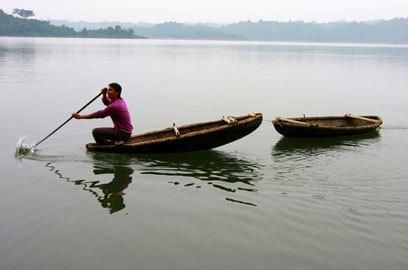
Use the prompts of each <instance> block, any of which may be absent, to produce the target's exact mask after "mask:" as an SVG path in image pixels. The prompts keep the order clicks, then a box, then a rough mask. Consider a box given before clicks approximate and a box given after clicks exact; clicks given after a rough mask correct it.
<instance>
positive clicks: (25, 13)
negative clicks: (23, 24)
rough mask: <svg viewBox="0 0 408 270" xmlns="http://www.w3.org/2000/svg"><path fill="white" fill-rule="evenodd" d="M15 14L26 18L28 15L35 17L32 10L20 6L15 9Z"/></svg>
mask: <svg viewBox="0 0 408 270" xmlns="http://www.w3.org/2000/svg"><path fill="white" fill-rule="evenodd" d="M13 14H16V15H18V16H20V17H23V18H24V19H27V18H28V17H33V16H34V15H35V14H34V12H33V11H32V10H27V9H18V8H15V9H13Z"/></svg>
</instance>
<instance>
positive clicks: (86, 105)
mask: <svg viewBox="0 0 408 270" xmlns="http://www.w3.org/2000/svg"><path fill="white" fill-rule="evenodd" d="M100 95H102V92H101V93H99V94H98V95H97V96H96V97H94V98H93V99H91V100H90V101H89V102H88V103H87V104H85V105H84V106H83V107H82V108H81V109H79V110H78V111H77V113H80V112H81V111H82V110H83V109H85V108H86V107H88V105H89V104H91V103H92V102H94V101H95V99H97V98H98V97H99V96H100ZM72 118H73V117H72V116H71V117H70V118H68V120H66V121H65V122H64V123H62V124H61V125H60V126H59V127H57V128H56V129H55V130H54V131H53V132H51V133H50V134H48V135H47V136H46V137H45V138H44V139H42V140H41V141H39V142H38V143H36V144H35V145H34V146H32V147H31V148H30V149H29V151H31V149H33V148H34V147H36V146H37V145H39V144H40V143H42V142H43V141H45V140H46V139H48V138H49V137H50V136H51V135H52V134H54V133H55V132H57V130H59V129H60V128H62V127H63V126H64V125H65V124H66V123H68V122H69V121H70V120H71V119H72Z"/></svg>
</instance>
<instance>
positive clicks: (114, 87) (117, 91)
mask: <svg viewBox="0 0 408 270" xmlns="http://www.w3.org/2000/svg"><path fill="white" fill-rule="evenodd" d="M109 86H110V87H112V88H113V89H114V90H115V92H116V93H118V98H121V97H120V93H121V92H122V87H121V86H120V85H119V84H118V83H115V82H113V83H110V84H109Z"/></svg>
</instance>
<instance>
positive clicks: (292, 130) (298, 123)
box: [272, 114, 383, 138]
mask: <svg viewBox="0 0 408 270" xmlns="http://www.w3.org/2000/svg"><path fill="white" fill-rule="evenodd" d="M272 123H273V125H274V127H275V129H276V130H277V131H278V132H279V133H280V134H282V135H283V136H286V137H292V138H316V137H335V136H345V135H352V134H360V133H366V132H370V131H373V130H376V129H377V128H379V127H380V125H381V124H382V123H383V122H382V119H381V117H379V116H373V115H368V116H355V115H350V114H346V115H344V116H324V117H299V118H280V117H278V118H276V120H274V121H272Z"/></svg>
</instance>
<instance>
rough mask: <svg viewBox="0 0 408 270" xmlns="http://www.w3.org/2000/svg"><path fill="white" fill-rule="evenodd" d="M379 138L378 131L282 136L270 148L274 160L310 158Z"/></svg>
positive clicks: (335, 153)
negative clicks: (325, 136)
mask: <svg viewBox="0 0 408 270" xmlns="http://www.w3.org/2000/svg"><path fill="white" fill-rule="evenodd" d="M378 138H380V133H379V132H378V131H373V132H369V133H365V134H358V135H351V136H346V137H329V138H311V139H307V140H304V139H299V138H286V137H282V138H281V139H280V140H279V141H278V142H277V143H276V144H275V146H273V148H272V156H273V157H274V159H275V161H282V162H284V161H289V160H291V161H293V160H305V159H310V158H311V157H315V156H318V155H328V154H330V155H338V154H340V153H341V152H343V151H349V150H351V149H353V150H355V149H356V147H364V146H367V145H369V144H371V143H372V142H375V141H377V140H378Z"/></svg>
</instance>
